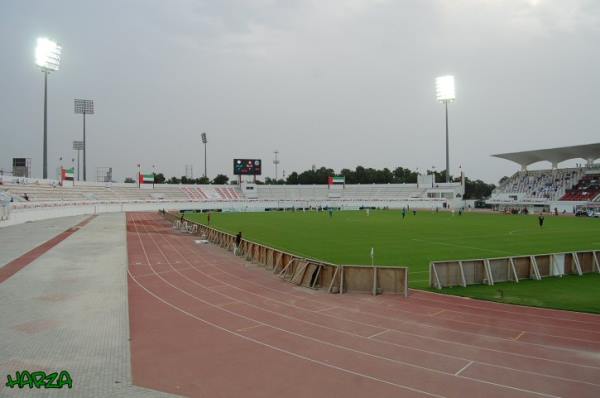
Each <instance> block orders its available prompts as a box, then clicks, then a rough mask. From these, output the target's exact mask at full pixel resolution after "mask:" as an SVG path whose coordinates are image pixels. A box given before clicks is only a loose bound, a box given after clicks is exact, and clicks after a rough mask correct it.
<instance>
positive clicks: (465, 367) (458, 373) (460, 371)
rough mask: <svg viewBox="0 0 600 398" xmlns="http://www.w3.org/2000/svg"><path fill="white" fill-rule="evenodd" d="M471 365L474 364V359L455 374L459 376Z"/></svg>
mask: <svg viewBox="0 0 600 398" xmlns="http://www.w3.org/2000/svg"><path fill="white" fill-rule="evenodd" d="M471 365H473V361H469V363H468V364H466V365H465V366H463V367H462V368H461V369H460V370H459V371H458V372H456V373H454V376H459V375H460V374H461V373H462V372H463V371H464V370H465V369H467V368H468V367H469V366H471Z"/></svg>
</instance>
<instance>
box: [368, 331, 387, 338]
mask: <svg viewBox="0 0 600 398" xmlns="http://www.w3.org/2000/svg"><path fill="white" fill-rule="evenodd" d="M389 331H390V329H385V330H382V331H381V332H377V333H375V334H373V335H371V336H369V337H367V338H368V339H372V338H374V337H377V336H381V335H382V334H384V333H387V332H389Z"/></svg>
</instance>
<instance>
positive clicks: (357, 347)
mask: <svg viewBox="0 0 600 398" xmlns="http://www.w3.org/2000/svg"><path fill="white" fill-rule="evenodd" d="M532 7H533V6H532ZM169 12H175V11H173V10H169ZM202 12H204V11H202ZM353 12H357V11H356V10H354V11H353ZM0 18H1V17H0ZM230 39H231V38H230ZM244 43H246V44H247V42H246V41H244ZM246 44H245V45H246ZM37 46H38V47H37V49H36V58H35V64H36V67H37V68H38V69H41V71H42V72H43V76H44V112H43V132H44V135H43V139H44V141H43V146H42V145H38V146H36V147H34V148H33V149H30V148H29V147H27V151H25V150H19V151H14V153H12V152H11V154H10V157H7V158H6V159H2V161H3V162H4V163H9V162H10V164H11V167H9V168H6V169H2V170H1V172H0V248H1V250H0V297H1V298H2V300H1V302H0V315H1V319H2V322H1V323H0V336H1V337H2V338H1V340H2V343H3V344H2V345H1V346H0V377H1V378H2V383H0V396H1V397H21V396H51V397H62V396H65V397H102V398H104V397H115V398H116V397H261V398H262V397H267V398H268V397H280V396H285V397H315V398H317V397H341V396H344V397H483V396H485V397H598V396H600V143H585V140H583V139H582V140H581V143H579V142H577V144H576V145H568V146H555V147H548V146H545V145H541V146H540V147H538V146H536V145H526V146H525V147H526V149H525V150H524V145H521V144H520V143H515V144H514V150H515V151H514V152H504V153H496V152H499V151H502V150H506V149H507V148H509V147H510V146H512V145H513V144H512V143H508V144H506V145H502V146H498V148H499V150H498V151H496V150H494V149H498V148H494V145H492V144H490V145H489V146H485V148H486V149H482V151H484V150H485V151H487V148H490V147H492V150H491V151H488V152H486V154H485V158H484V161H483V162H480V163H478V164H477V166H476V167H473V166H471V167H470V168H466V167H465V169H463V168H462V166H459V167H458V168H456V170H451V165H454V164H457V165H458V164H461V163H462V162H469V160H470V159H469V157H470V156H472V154H469V155H468V156H464V155H462V156H461V155H459V154H457V157H460V158H459V159H458V160H455V159H452V161H453V162H454V163H451V162H450V155H451V154H452V155H454V152H451V148H454V147H452V146H451V145H450V143H449V136H450V131H452V130H450V129H451V128H452V126H453V125H452V124H450V127H449V122H448V120H449V119H448V112H449V110H448V109H449V105H450V109H452V108H451V106H452V104H453V102H454V101H455V99H456V93H455V81H454V77H453V76H450V75H445V76H440V77H438V78H436V79H435V83H436V90H435V92H433V90H432V93H430V94H431V97H432V101H433V102H435V100H437V102H439V103H441V104H442V105H443V106H444V108H445V123H444V125H443V129H445V139H446V141H445V151H446V152H445V157H444V156H442V154H441V153H437V152H435V153H432V154H431V155H427V156H421V155H419V156H420V157H422V158H423V157H425V158H424V159H422V164H437V163H443V162H445V168H442V170H441V171H440V170H437V171H436V169H435V166H431V167H427V168H425V169H423V168H422V167H421V168H420V169H419V168H415V170H411V169H409V168H406V165H405V163H402V161H398V160H397V159H393V162H394V163H393V167H391V168H388V167H387V166H386V167H383V168H381V169H377V168H372V167H367V168H365V167H363V166H354V165H353V164H352V162H354V160H347V159H348V158H347V157H345V156H344V162H348V163H344V165H343V166H341V167H339V168H338V169H336V170H334V169H329V168H326V167H321V168H317V167H316V166H315V165H313V166H312V167H311V168H309V169H307V170H306V171H301V170H300V168H297V171H293V172H289V169H291V167H289V168H288V174H287V178H286V176H285V172H283V173H282V174H281V175H282V176H283V177H282V178H279V175H280V174H279V167H280V164H281V162H282V159H281V158H280V157H279V156H280V152H279V150H276V151H274V152H273V154H274V159H272V160H271V159H269V160H267V159H265V157H264V156H258V155H257V156H255V157H252V156H248V155H247V153H248V152H252V151H250V150H248V146H249V145H250V144H248V142H250V141H255V140H256V138H255V137H252V138H251V139H250V138H248V137H247V136H242V135H240V137H239V138H237V137H236V140H234V141H232V142H227V143H226V145H225V144H224V145H222V148H220V150H221V151H222V152H219V154H221V153H225V154H226V155H223V156H220V155H219V159H217V160H212V159H211V158H210V157H209V156H208V154H207V143H208V139H207V134H206V133H203V134H202V135H201V141H199V142H200V143H202V146H197V145H198V142H191V141H185V140H183V144H182V143H181V142H179V141H178V142H177V143H176V149H173V150H172V151H171V149H169V150H166V149H165V150H158V151H152V150H148V149H147V148H151V147H150V146H145V147H143V148H144V149H143V150H140V151H143V152H144V154H143V155H135V156H139V157H143V156H146V157H147V159H150V162H148V161H146V162H145V163H146V164H145V165H143V164H142V163H141V161H140V163H137V168H135V174H134V173H133V172H132V170H133V169H134V168H133V167H131V165H129V169H128V170H120V169H119V168H118V167H114V168H113V167H112V166H111V167H105V166H99V164H101V163H100V162H95V163H92V162H89V161H88V159H86V156H87V152H88V151H89V152H90V153H91V154H93V153H94V151H95V148H94V147H93V146H91V145H90V143H89V142H88V141H86V140H89V134H90V131H92V132H93V131H94V130H93V129H94V125H93V124H91V125H90V124H89V123H93V122H92V121H90V120H88V122H87V123H88V126H87V129H88V132H87V134H88V136H87V138H86V115H87V116H88V117H91V116H92V115H95V111H96V109H95V107H94V101H93V100H90V99H80V98H77V99H74V101H73V102H72V103H71V101H72V99H69V107H71V106H72V107H73V109H74V111H75V114H76V115H77V117H78V118H79V116H82V117H83V135H82V138H83V139H82V140H81V141H80V140H77V141H74V142H73V149H72V150H73V151H76V152H75V153H76V156H77V158H76V157H75V155H74V156H73V158H72V159H70V160H71V161H70V162H69V158H70V157H67V156H65V157H64V159H63V156H62V155H61V156H60V158H59V161H58V163H56V162H55V161H53V160H52V159H54V158H58V156H57V153H53V152H52V149H51V150H50V151H49V150H48V145H47V144H48V141H47V140H50V141H49V142H50V143H51V144H52V139H53V136H52V134H50V135H48V126H47V120H46V118H47V113H48V110H47V101H48V99H47V92H46V90H47V81H48V79H53V78H54V77H55V76H54V74H55V72H58V70H59V65H60V64H61V62H63V61H62V58H61V57H62V47H61V45H59V44H58V43H56V42H54V41H52V40H49V39H46V38H41V39H39V40H38V41H37ZM165 51H166V50H165ZM263 55H264V54H262V53H261V56H263ZM78 62H80V61H78ZM50 72H52V73H50ZM65 72H67V71H65ZM71 73H75V72H73V70H72V69H71ZM49 75H50V77H49ZM311 76H313V75H311ZM314 76H318V77H319V78H321V77H320V76H321V75H320V74H319V73H317V72H314ZM314 76H313V77H314ZM431 80H433V79H431ZM63 84H65V83H63ZM165 92H169V91H168V90H166V91H164V92H163V94H164V93H165ZM459 93H460V92H459ZM50 98H52V97H50ZM459 99H460V97H459ZM27 100H29V99H27ZM34 102H35V101H34ZM35 105H37V103H35ZM73 109H69V111H70V113H72V111H73ZM50 111H51V112H50V114H51V115H52V112H56V113H59V111H56V109H53V108H50ZM450 112H451V111H450ZM242 113H243V112H240V114H242ZM113 115H114V116H113V117H115V118H118V117H122V116H123V115H120V116H119V114H118V113H116V112H115V113H114V114H113ZM71 116H72V115H71ZM329 116H330V115H328V117H329ZM148 117H150V119H151V118H152V117H156V118H157V119H158V118H159V117H158V116H157V115H150V114H149V115H148ZM269 117H271V116H269ZM331 117H333V116H331ZM40 118H41V115H40ZM174 119H176V118H174ZM78 120H79V119H78ZM125 120H130V118H129V116H127V117H126V118H125ZM451 120H452V119H451ZM459 126H460V125H459ZM50 131H52V130H50ZM440 131H441V132H444V131H443V130H440ZM438 133H440V132H438ZM77 134H80V133H79V132H77ZM169 134H171V135H173V137H171V138H173V139H177V140H179V138H178V137H177V136H175V133H169ZM169 134H165V135H169ZM342 136H343V134H342V133H341V132H338V133H337V135H336V137H335V138H336V139H338V138H342ZM574 136H575V135H574ZM211 137H212V136H211ZM9 139H10V140H14V141H15V142H17V141H18V140H20V138H16V137H15V138H9ZM288 139H290V140H291V138H288ZM413 139H414V137H413V138H411V140H413ZM574 139H579V138H577V137H575V138H574ZM303 140H304V138H303ZM463 140H464V138H463ZM471 140H474V139H471ZM423 141H426V140H423ZM547 141H549V142H550V141H551V140H550V139H548V140H547ZM5 142H8V139H7V140H6V141H5ZM92 142H93V141H92ZM390 142H391V139H390ZM267 143H268V139H267V138H264V139H262V141H261V143H260V145H263V146H264V145H266V144H267ZM362 144H363V145H365V146H368V145H370V144H369V143H364V142H363V143H362ZM427 144H428V145H429V144H430V143H427ZM96 145H98V144H97V142H96ZM140 145H142V146H143V144H140ZM174 145H175V144H174ZM194 145H195V147H194V153H195V154H197V157H198V159H200V163H203V165H204V173H203V174H202V177H200V178H196V179H194V178H193V173H192V172H191V169H192V166H191V165H188V164H185V176H182V177H181V178H179V177H168V175H167V171H166V169H167V168H166V167H165V171H164V172H163V170H162V169H160V168H158V167H157V166H156V164H158V163H159V162H161V161H162V160H159V159H163V157H164V156H166V155H165V153H167V154H168V155H169V156H170V157H171V159H173V163H174V164H176V167H177V170H179V169H181V168H183V166H184V164H183V163H184V162H186V161H187V160H185V158H184V156H183V155H181V153H183V152H184V150H185V149H184V148H182V146H194ZM269 145H270V144H269ZM346 145H348V146H350V144H346ZM373 145H376V146H386V145H390V146H391V145H392V144H391V143H384V144H382V143H380V142H377V143H375V144H373ZM479 145H482V148H483V144H479ZM38 147H42V148H43V151H42V153H41V154H38V152H39V149H40V148H38ZM10 148H11V149H10V150H11V151H12V150H13V149H12V148H13V147H10ZM50 148H52V146H50ZM110 148H111V151H109V152H108V153H106V154H104V155H105V156H106V157H105V158H108V159H111V162H113V161H114V163H115V164H119V163H118V161H119V157H121V156H125V152H135V150H136V149H134V148H133V147H131V146H130V147H127V148H125V149H124V152H122V153H121V152H119V151H118V149H117V148H118V145H117V144H113V143H111V144H110ZM198 148H200V149H198ZM69 150H70V147H69ZM409 150H411V151H412V150H413V148H412V147H410V149H409ZM28 151H29V152H28ZM113 151H114V152H113ZM336 151H340V152H343V151H344V149H336ZM414 151H417V149H414ZM256 152H258V151H256ZM315 152H317V150H316V149H315ZM332 152H334V151H332ZM456 152H458V151H456ZM22 153H32V154H33V155H26V156H23V155H21V154H22ZM59 153H62V152H59ZM4 154H5V152H2V156H4ZM128 154H129V153H127V155H128ZM28 156H31V157H28ZM80 156H81V159H80ZM132 156H133V155H132ZM303 156H306V153H304V152H303V151H301V150H298V151H296V152H292V153H291V154H290V157H292V158H294V160H293V161H297V162H298V163H297V164H308V163H307V162H308V160H307V159H308V158H306V157H304V158H303ZM317 156H319V155H317ZM381 156H383V155H381ZM333 157H334V154H332V155H331V158H333ZM367 157H368V158H370V159H371V161H372V164H373V165H381V164H382V163H379V160H380V159H377V156H371V155H368V156H367ZM105 158H104V159H105ZM48 159H50V161H49V160H48ZM76 159H77V161H76ZM209 159H210V160H209ZM478 159H479V158H478ZM211 161H212V162H213V163H210V162H211ZM291 161H292V160H290V162H291ZM320 161H321V162H322V163H325V164H326V163H327V162H328V161H330V159H327V158H324V159H322V160H320ZM127 162H129V163H132V162H131V161H130V159H129V158H128V159H127ZM271 162H272V165H273V167H274V173H271V170H270V165H269V167H267V166H266V165H267V163H271ZM357 162H358V161H357ZM390 162H392V161H390ZM478 162H479V160H478ZM580 162H581V163H580ZM54 163H56V166H57V167H56V168H55V170H52V168H53V167H54ZM80 163H81V165H82V166H83V168H81V167H80ZM164 163H166V162H164ZM88 164H89V166H88ZM149 164H152V166H151V167H150V166H149ZM207 164H209V165H210V166H211V168H213V169H214V170H215V171H211V173H212V174H211V173H208V171H207ZM223 164H227V165H228V166H227V168H225V167H224V166H221V165H223ZM385 164H386V165H387V164H388V163H385ZM389 164H391V163H389ZM471 164H472V163H471ZM92 165H93V166H94V167H92ZM343 167H356V168H355V169H354V170H353V169H348V168H343ZM394 167H395V168H394ZM486 168H490V169H493V168H496V169H501V172H499V173H501V174H499V175H502V174H505V176H504V177H502V178H501V179H500V180H499V182H498V183H497V184H487V183H485V182H484V181H482V180H481V179H480V178H479V176H480V175H482V174H480V172H481V170H483V169H486ZM38 169H39V170H40V172H39V173H38ZM150 169H151V171H150ZM466 170H469V171H466ZM494 172H495V173H496V172H497V171H496V170H494ZM171 174H173V173H171ZM230 176H231V179H229V177H230Z"/></svg>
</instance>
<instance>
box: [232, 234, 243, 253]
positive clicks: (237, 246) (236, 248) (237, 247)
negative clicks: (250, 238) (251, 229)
mask: <svg viewBox="0 0 600 398" xmlns="http://www.w3.org/2000/svg"><path fill="white" fill-rule="evenodd" d="M241 244H242V233H241V232H238V233H237V235H236V236H235V246H234V247H233V255H234V256H237V255H238V252H239V251H240V245H241Z"/></svg>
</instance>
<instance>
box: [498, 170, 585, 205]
mask: <svg viewBox="0 0 600 398" xmlns="http://www.w3.org/2000/svg"><path fill="white" fill-rule="evenodd" d="M583 174H584V170H583V169H579V168H577V169H554V170H536V171H526V170H525V171H519V172H517V173H515V174H514V175H513V176H512V177H510V178H509V179H508V180H507V181H505V182H504V183H503V184H502V185H501V186H499V187H498V188H496V190H495V193H496V194H499V193H506V194H510V193H520V194H523V195H524V198H525V199H547V200H558V199H559V198H560V197H561V196H563V195H564V193H565V192H566V191H567V190H568V189H571V188H572V187H573V186H574V185H575V184H576V183H577V182H578V181H579V179H580V178H581V177H582V176H583Z"/></svg>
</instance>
